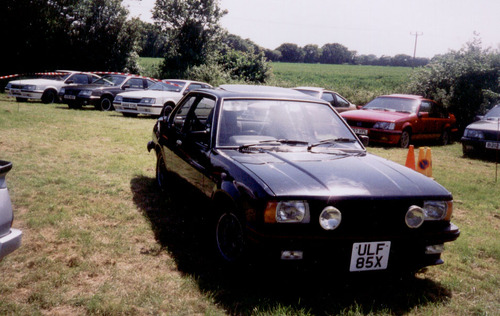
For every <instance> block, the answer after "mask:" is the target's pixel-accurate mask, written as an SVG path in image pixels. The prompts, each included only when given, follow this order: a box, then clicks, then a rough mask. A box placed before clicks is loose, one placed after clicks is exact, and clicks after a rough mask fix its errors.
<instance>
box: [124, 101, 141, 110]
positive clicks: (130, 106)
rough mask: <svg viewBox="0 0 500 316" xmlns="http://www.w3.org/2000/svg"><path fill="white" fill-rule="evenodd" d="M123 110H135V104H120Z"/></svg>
mask: <svg viewBox="0 0 500 316" xmlns="http://www.w3.org/2000/svg"><path fill="white" fill-rule="evenodd" d="M122 106H123V108H124V109H134V110H135V109H137V104H134V103H122Z"/></svg>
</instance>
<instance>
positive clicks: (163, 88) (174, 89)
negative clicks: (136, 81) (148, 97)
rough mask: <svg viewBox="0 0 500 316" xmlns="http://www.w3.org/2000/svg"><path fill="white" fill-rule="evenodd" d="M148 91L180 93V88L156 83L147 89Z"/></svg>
mask: <svg viewBox="0 0 500 316" xmlns="http://www.w3.org/2000/svg"><path fill="white" fill-rule="evenodd" d="M148 90H156V91H172V92H180V91H181V87H178V86H174V85H171V84H167V83H164V82H157V83H155V84H154V85H152V86H151V87H149V88H148Z"/></svg>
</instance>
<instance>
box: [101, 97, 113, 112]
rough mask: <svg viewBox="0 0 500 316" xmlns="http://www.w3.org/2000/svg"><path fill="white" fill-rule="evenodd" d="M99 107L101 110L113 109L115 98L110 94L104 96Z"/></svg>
mask: <svg viewBox="0 0 500 316" xmlns="http://www.w3.org/2000/svg"><path fill="white" fill-rule="evenodd" d="M99 107H100V109H101V111H113V110H114V109H115V108H114V107H113V99H112V98H111V97H110V96H104V97H102V98H101V100H100V101H99Z"/></svg>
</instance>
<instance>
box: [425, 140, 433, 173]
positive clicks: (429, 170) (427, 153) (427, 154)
mask: <svg viewBox="0 0 500 316" xmlns="http://www.w3.org/2000/svg"><path fill="white" fill-rule="evenodd" d="M425 159H426V160H427V161H428V162H429V165H428V166H427V173H426V176H428V177H429V178H432V153H431V149H430V148H429V147H427V150H426V151H425Z"/></svg>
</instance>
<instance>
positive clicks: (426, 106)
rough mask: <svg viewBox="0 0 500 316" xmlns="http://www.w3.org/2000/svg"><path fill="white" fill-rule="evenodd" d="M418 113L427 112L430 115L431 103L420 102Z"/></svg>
mask: <svg viewBox="0 0 500 316" xmlns="http://www.w3.org/2000/svg"><path fill="white" fill-rule="evenodd" d="M419 112H427V113H429V114H430V112H431V103H430V102H427V101H422V103H421V104H420V110H419Z"/></svg>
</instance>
